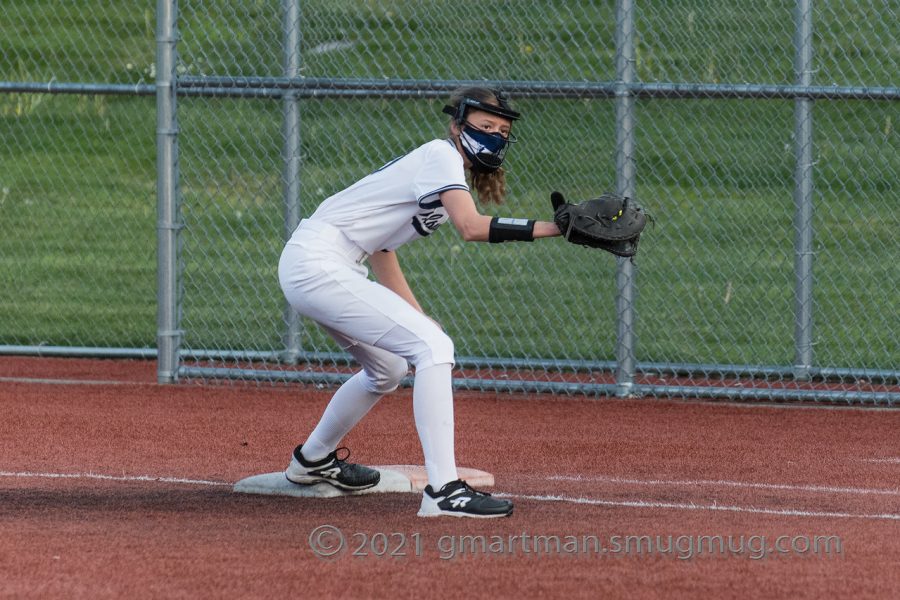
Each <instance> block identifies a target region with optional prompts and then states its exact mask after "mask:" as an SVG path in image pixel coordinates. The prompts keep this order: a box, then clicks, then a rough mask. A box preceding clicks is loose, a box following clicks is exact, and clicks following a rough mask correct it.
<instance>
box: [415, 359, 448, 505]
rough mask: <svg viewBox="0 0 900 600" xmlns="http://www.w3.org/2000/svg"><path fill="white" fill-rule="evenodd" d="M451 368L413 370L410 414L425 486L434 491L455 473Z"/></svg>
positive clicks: (443, 365)
mask: <svg viewBox="0 0 900 600" xmlns="http://www.w3.org/2000/svg"><path fill="white" fill-rule="evenodd" d="M452 381H453V379H452V375H451V366H450V365H449V364H438V365H432V366H430V367H426V368H424V369H416V378H415V381H414V383H413V413H414V414H415V418H416V429H417V430H418V432H419V439H420V440H421V442H422V453H423V454H424V455H425V471H426V472H427V474H428V483H429V484H430V485H431V487H432V489H433V490H435V491H437V490H439V489H441V487H443V486H444V484H445V483H448V482H450V481H454V480H456V479H458V478H459V477H458V476H457V474H456V454H455V452H454V447H453V436H454V429H453V387H452Z"/></svg>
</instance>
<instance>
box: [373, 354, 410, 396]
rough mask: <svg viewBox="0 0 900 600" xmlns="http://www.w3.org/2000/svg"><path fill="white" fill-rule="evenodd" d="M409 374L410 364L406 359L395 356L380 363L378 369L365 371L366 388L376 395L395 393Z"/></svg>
mask: <svg viewBox="0 0 900 600" xmlns="http://www.w3.org/2000/svg"><path fill="white" fill-rule="evenodd" d="M408 372H409V363H407V362H406V359H404V358H401V357H399V356H395V357H393V358H391V359H388V360H386V361H384V362H382V363H380V364H379V365H378V366H377V367H376V368H367V369H366V370H365V373H366V379H367V380H368V381H367V382H366V384H367V385H366V388H367V389H368V390H369V391H370V392H374V393H376V394H387V393H390V392H393V391H394V390H396V389H397V388H398V387H399V386H400V382H401V381H402V380H403V378H404V377H406V374H407V373H408Z"/></svg>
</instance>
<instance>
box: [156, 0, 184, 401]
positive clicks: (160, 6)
mask: <svg viewBox="0 0 900 600" xmlns="http://www.w3.org/2000/svg"><path fill="white" fill-rule="evenodd" d="M177 19H178V0H157V3H156V213H157V222H156V232H157V233H156V240H157V273H156V279H157V291H156V301H157V308H156V327H157V331H156V344H157V364H156V376H157V380H158V381H159V383H172V382H174V381H177V380H178V367H179V365H178V359H179V358H178V351H179V347H180V345H181V336H182V334H183V332H182V331H181V330H180V329H179V326H180V318H179V317H180V305H179V300H180V294H179V290H180V285H181V281H180V273H179V269H178V265H179V256H178V249H179V243H180V237H181V236H180V230H181V228H182V227H183V224H182V221H181V212H180V203H179V197H178V117H177V105H176V80H175V66H176V61H177V54H176V44H177V41H178V28H177Z"/></svg>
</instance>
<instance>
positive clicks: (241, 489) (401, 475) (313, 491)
mask: <svg viewBox="0 0 900 600" xmlns="http://www.w3.org/2000/svg"><path fill="white" fill-rule="evenodd" d="M372 468H373V469H377V470H378V471H379V472H380V473H381V480H380V481H379V482H378V485H376V486H375V487H371V488H369V489H367V490H359V491H355V492H348V491H345V490H340V489H338V488H336V487H334V486H333V485H331V484H328V483H317V484H315V485H298V484H296V483H291V482H290V481H288V480H287V478H286V477H285V476H284V472H283V471H277V472H275V473H263V474H261V475H253V476H252V477H247V478H246V479H241V480H240V481H238V482H237V483H235V484H234V491H235V492H238V493H242V494H264V495H267V496H298V497H301V498H336V497H339V496H358V495H361V494H377V493H385V492H406V493H409V492H415V493H420V492H422V490H424V489H425V486H426V485H427V484H428V478H427V476H426V475H425V467H419V466H414V465H389V466H386V467H374V466H373V467H372ZM457 471H458V474H459V477H460V478H461V479H465V480H466V481H467V482H469V484H470V485H472V486H473V487H475V488H479V487H490V486H493V485H494V476H493V475H491V474H490V473H486V472H484V471H478V470H477V469H457Z"/></svg>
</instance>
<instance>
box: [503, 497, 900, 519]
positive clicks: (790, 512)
mask: <svg viewBox="0 0 900 600" xmlns="http://www.w3.org/2000/svg"><path fill="white" fill-rule="evenodd" d="M494 496H497V497H501V498H517V499H522V500H536V501H538V502H568V503H571V504H588V505H592V506H620V507H628V508H657V509H658V508H662V509H674V510H701V511H704V510H705V511H724V512H736V513H748V514H762V515H778V516H785V517H829V518H838V519H869V520H887V521H900V515H897V514H891V513H881V514H877V513H876V514H865V513H848V512H831V511H815V510H800V509H793V508H757V507H754V506H730V505H725V504H681V503H675V502H647V501H644V500H601V499H598V498H573V497H569V496H542V495H529V494H509V493H505V492H497V493H495V494H494Z"/></svg>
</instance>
